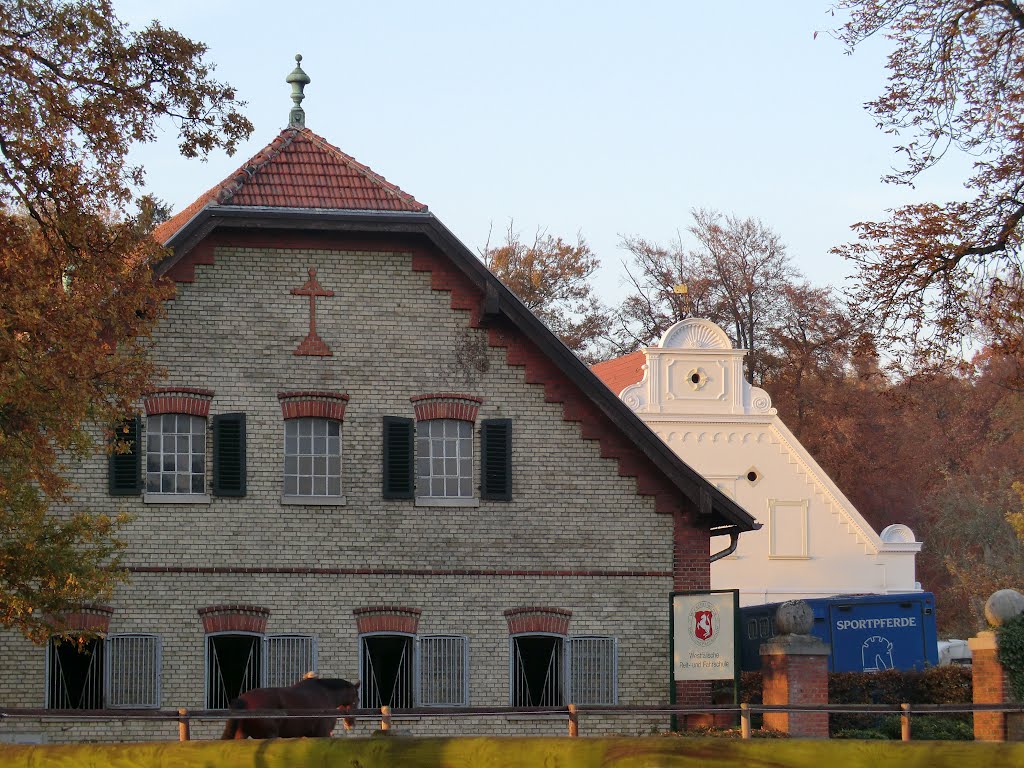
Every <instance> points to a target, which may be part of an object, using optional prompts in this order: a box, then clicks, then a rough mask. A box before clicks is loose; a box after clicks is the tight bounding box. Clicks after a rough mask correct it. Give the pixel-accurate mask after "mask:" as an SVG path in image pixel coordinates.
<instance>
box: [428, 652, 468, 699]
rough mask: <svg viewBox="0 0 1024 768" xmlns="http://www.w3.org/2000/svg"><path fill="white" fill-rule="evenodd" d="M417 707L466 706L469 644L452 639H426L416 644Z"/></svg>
mask: <svg viewBox="0 0 1024 768" xmlns="http://www.w3.org/2000/svg"><path fill="white" fill-rule="evenodd" d="M417 647H418V649H419V654H418V656H417V660H418V662H419V686H420V687H419V696H418V697H417V705H418V706H421V707H464V706H468V704H469V641H468V640H467V639H466V638H465V637H459V636H453V635H428V636H425V637H421V638H419V639H418V640H417Z"/></svg>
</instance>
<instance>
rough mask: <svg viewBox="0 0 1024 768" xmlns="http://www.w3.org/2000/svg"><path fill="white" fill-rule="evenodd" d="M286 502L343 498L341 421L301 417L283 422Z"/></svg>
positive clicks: (338, 499)
mask: <svg viewBox="0 0 1024 768" xmlns="http://www.w3.org/2000/svg"><path fill="white" fill-rule="evenodd" d="M283 498H284V500H285V502H286V503H287V502H288V501H293V502H295V501H297V502H307V501H309V502H312V503H317V502H329V501H335V502H340V501H343V500H344V497H343V496H342V488H341V422H340V421H335V420H334V419H322V418H313V417H302V418H298V419H288V420H287V421H285V423H284V496H283Z"/></svg>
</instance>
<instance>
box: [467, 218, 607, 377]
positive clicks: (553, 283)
mask: <svg viewBox="0 0 1024 768" xmlns="http://www.w3.org/2000/svg"><path fill="white" fill-rule="evenodd" d="M481 257H482V258H483V260H484V263H485V264H486V265H487V267H488V269H490V270H491V271H492V272H493V273H494V274H495V275H497V277H498V279H500V280H501V281H502V282H503V283H504V284H505V285H506V287H508V289H509V290H511V291H512V293H514V294H515V295H516V296H518V297H519V299H520V300H521V301H522V302H523V303H524V304H525V305H526V306H527V308H529V309H530V311H532V312H533V313H534V314H535V315H536V316H537V317H539V318H540V319H541V320H542V321H543V322H544V323H545V325H547V326H548V328H550V329H551V330H552V332H554V333H555V335H557V336H558V337H559V338H560V339H561V340H562V341H563V342H564V343H565V345H566V346H567V347H568V348H569V349H571V350H572V351H573V352H575V353H576V354H577V355H578V356H579V357H580V358H582V359H583V361H584V362H587V363H593V362H597V361H598V360H602V359H604V358H606V357H607V350H606V348H605V346H604V343H603V342H604V339H606V338H607V336H608V324H609V318H608V313H607V310H606V309H605V308H604V307H603V306H602V304H601V301H600V299H599V298H598V297H597V295H596V294H595V293H594V290H593V284H592V283H591V282H590V278H591V277H592V276H593V274H594V272H595V271H596V270H597V268H598V266H599V261H598V259H597V256H595V255H594V252H593V251H591V250H590V246H589V245H587V241H586V240H584V239H583V236H582V235H577V237H576V242H575V243H572V242H567V241H565V240H563V239H562V238H561V237H555V236H553V235H550V234H548V233H547V232H544V231H542V230H541V231H538V232H537V233H536V234H535V235H534V238H533V242H532V243H531V242H525V241H523V240H522V239H520V236H519V234H518V233H517V232H515V230H514V229H513V228H512V226H511V225H509V228H508V230H507V231H506V233H505V242H504V243H503V244H502V245H499V246H494V247H492V246H491V245H490V243H488V244H487V246H485V247H484V249H483V251H482V253H481Z"/></svg>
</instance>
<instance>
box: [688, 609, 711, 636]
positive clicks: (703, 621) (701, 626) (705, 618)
mask: <svg viewBox="0 0 1024 768" xmlns="http://www.w3.org/2000/svg"><path fill="white" fill-rule="evenodd" d="M712 615H713V614H712V612H711V611H696V612H695V613H694V614H693V620H694V626H693V634H694V635H695V636H696V637H697V639H698V640H710V639H711V637H712V635H714V634H715V627H714V625H713V624H712V623H711V619H712Z"/></svg>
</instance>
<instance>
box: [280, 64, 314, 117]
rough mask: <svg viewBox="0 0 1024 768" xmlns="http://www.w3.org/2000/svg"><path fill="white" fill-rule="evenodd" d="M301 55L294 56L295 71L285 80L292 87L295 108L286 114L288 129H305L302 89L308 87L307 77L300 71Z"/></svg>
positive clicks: (304, 96)
mask: <svg viewBox="0 0 1024 768" xmlns="http://www.w3.org/2000/svg"><path fill="white" fill-rule="evenodd" d="M301 64H302V54H301V53H296V54H295V69H293V70H292V71H291V74H290V75H288V77H287V78H285V82H286V83H291V86H292V101H294V102H295V106H294V107H292V111H291V112H290V113H289V114H288V127H289V128H305V127H306V113H305V112H303V111H302V106H301V105H302V100H303V99H304V98H306V95H305V94H304V93H303V92H302V89H303V88H305V87H306V86H307V85H309V83H310V80H309V75H307V74H306V73H305V72H303V71H302V66H301Z"/></svg>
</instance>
